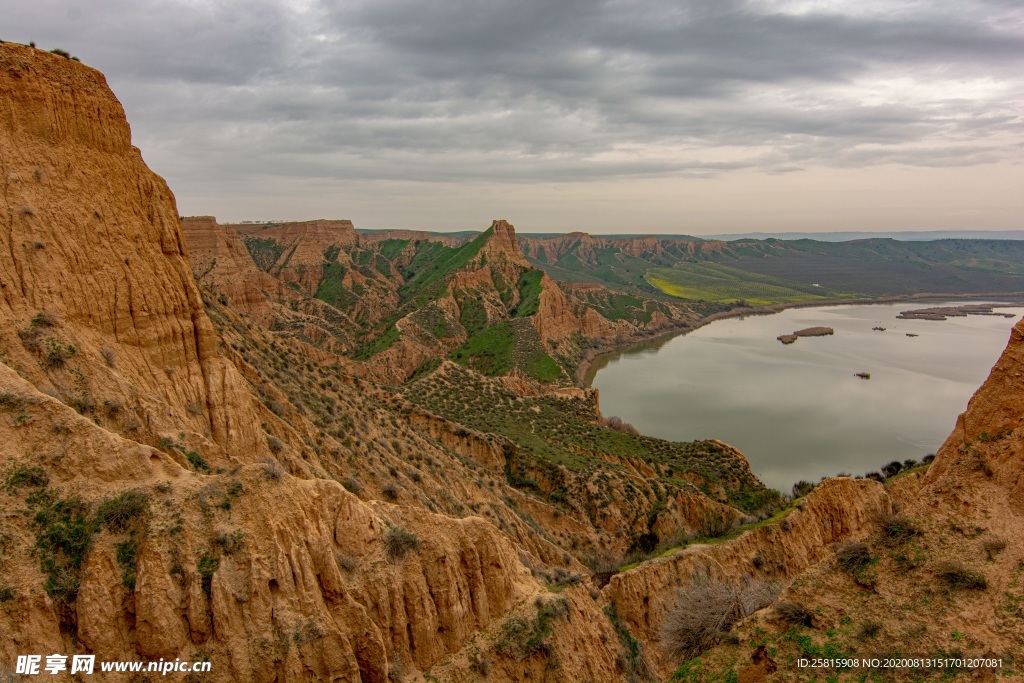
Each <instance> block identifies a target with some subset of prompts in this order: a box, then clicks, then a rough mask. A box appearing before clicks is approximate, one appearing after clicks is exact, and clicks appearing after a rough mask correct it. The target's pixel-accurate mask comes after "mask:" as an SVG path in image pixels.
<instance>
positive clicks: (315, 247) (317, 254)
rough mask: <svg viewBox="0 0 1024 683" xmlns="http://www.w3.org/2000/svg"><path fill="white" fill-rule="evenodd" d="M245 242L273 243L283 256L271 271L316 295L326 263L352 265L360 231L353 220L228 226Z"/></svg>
mask: <svg viewBox="0 0 1024 683" xmlns="http://www.w3.org/2000/svg"><path fill="white" fill-rule="evenodd" d="M224 227H225V228H227V229H229V230H235V231H237V232H238V234H239V235H240V236H241V237H242V239H244V240H269V241H272V242H273V243H274V244H275V245H276V246H277V247H278V248H279V249H280V256H279V257H278V258H277V259H276V260H275V261H274V262H273V264H272V265H270V266H269V267H268V269H267V270H268V272H269V273H270V274H272V275H274V276H275V277H277V278H279V279H280V280H282V281H283V282H285V283H288V282H294V283H298V284H299V285H301V286H302V287H304V288H305V289H306V290H307V291H309V292H315V291H316V289H317V285H318V284H319V282H320V279H321V277H322V276H323V267H324V264H325V263H327V262H328V261H330V262H340V263H346V264H347V263H349V262H350V261H351V259H350V258H349V250H351V248H352V247H354V246H356V244H358V241H359V238H358V237H357V236H356V229H355V227H354V226H353V225H352V221H349V220H324V219H321V220H314V221H295V222H289V223H271V224H266V225H253V224H248V223H243V224H239V225H225V226H224Z"/></svg>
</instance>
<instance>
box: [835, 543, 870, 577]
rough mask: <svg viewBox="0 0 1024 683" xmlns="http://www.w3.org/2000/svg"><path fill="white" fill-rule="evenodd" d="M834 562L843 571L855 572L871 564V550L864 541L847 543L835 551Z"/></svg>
mask: <svg viewBox="0 0 1024 683" xmlns="http://www.w3.org/2000/svg"><path fill="white" fill-rule="evenodd" d="M836 564H838V565H839V568H840V569H842V570H843V571H844V572H848V573H850V574H856V573H857V572H859V571H861V570H862V569H864V568H866V567H867V566H868V565H869V564H871V552H870V551H869V550H868V547H867V545H865V544H864V543H855V542H851V543H847V544H846V545H844V546H842V547H841V548H839V550H837V551H836Z"/></svg>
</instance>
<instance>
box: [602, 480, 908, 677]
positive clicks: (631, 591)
mask: <svg viewBox="0 0 1024 683" xmlns="http://www.w3.org/2000/svg"><path fill="white" fill-rule="evenodd" d="M891 505H892V504H891V502H890V500H889V497H888V495H887V494H886V492H885V489H884V487H883V486H882V485H881V484H879V483H877V482H874V481H871V480H853V479H848V478H845V477H840V478H836V479H830V480H827V481H825V482H823V483H822V484H821V485H819V486H818V487H817V488H816V489H815V490H814V491H812V492H811V494H809V495H808V496H807V497H806V498H804V499H802V500H801V501H800V502H799V504H798V505H797V507H796V509H794V510H792V511H791V512H789V513H788V514H787V515H786V516H785V517H784V518H782V519H780V520H778V521H775V522H773V523H770V524H767V525H765V526H762V527H760V528H757V529H754V530H751V531H747V532H745V533H744V534H743V535H742V536H740V537H739V538H736V539H734V540H729V541H725V542H721V543H715V544H712V545H694V546H690V547H687V548H685V549H683V550H681V551H677V552H676V553H675V554H671V555H668V556H666V557H662V558H658V559H655V560H652V561H649V562H646V563H644V564H642V565H641V566H639V567H637V568H636V569H631V570H629V571H626V572H623V573H621V574H617V575H615V576H613V577H612V578H611V581H610V582H609V584H608V586H607V587H606V588H605V589H604V594H605V596H606V597H607V598H608V599H609V600H610V601H611V602H612V603H614V604H615V608H616V612H617V613H618V615H619V617H620V618H621V619H622V620H623V621H624V622H625V623H626V624H628V626H629V629H630V631H631V632H632V633H633V635H634V637H636V638H639V639H640V640H641V641H643V642H645V643H648V644H649V645H650V646H651V647H650V652H651V658H652V661H653V662H657V663H658V664H659V666H666V665H667V664H668V663H667V662H665V661H664V660H663V659H661V657H660V654H659V653H660V646H659V643H660V639H661V633H660V630H661V627H662V623H663V619H664V617H665V615H666V614H667V613H668V611H669V610H670V608H671V607H672V606H673V605H674V604H675V602H676V600H677V591H678V590H680V589H685V588H686V587H687V586H689V585H690V584H691V583H692V582H693V581H694V580H695V579H697V578H702V577H710V578H719V579H724V580H726V581H731V582H736V581H739V580H740V579H741V578H742V577H744V576H748V575H759V576H760V577H761V578H768V579H772V580H779V579H783V580H785V579H791V578H792V577H795V576H797V575H799V574H800V573H801V572H804V571H806V570H807V569H808V568H810V567H812V566H814V565H815V564H817V563H819V562H821V561H822V560H824V559H826V558H829V557H831V556H832V553H833V547H834V545H835V544H836V543H837V542H839V541H842V540H846V539H856V538H860V537H863V536H866V535H867V534H869V533H870V532H871V531H873V530H874V529H875V528H876V520H877V519H878V516H879V513H882V512H889V511H891V509H892V508H891ZM755 557H758V558H759V559H758V560H757V561H756V562H755V561H754V558H755ZM758 565H760V567H758Z"/></svg>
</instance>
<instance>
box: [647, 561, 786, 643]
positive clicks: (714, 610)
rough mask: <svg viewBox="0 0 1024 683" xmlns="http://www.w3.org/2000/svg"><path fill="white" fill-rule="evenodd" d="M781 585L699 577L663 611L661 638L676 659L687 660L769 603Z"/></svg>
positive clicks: (775, 596)
mask: <svg viewBox="0 0 1024 683" xmlns="http://www.w3.org/2000/svg"><path fill="white" fill-rule="evenodd" d="M781 592H782V586H781V584H778V583H770V582H767V581H761V580H755V579H749V578H748V579H745V580H744V581H742V582H741V583H740V584H739V585H733V584H729V583H725V582H724V581H722V580H720V579H710V578H708V577H699V578H696V579H694V582H693V583H692V584H691V585H690V587H689V588H688V589H686V590H682V591H680V592H679V600H678V601H677V602H676V604H675V606H673V607H672V608H671V609H669V611H668V613H667V614H666V615H665V622H664V624H663V626H662V641H663V642H664V643H665V650H666V653H667V654H668V655H669V656H670V657H671V658H673V659H674V660H676V661H689V660H691V659H693V658H694V657H696V656H697V655H699V654H700V653H702V652H704V651H705V650H708V649H710V648H712V647H714V646H715V645H717V644H718V643H720V642H721V641H722V640H723V639H724V638H725V636H726V634H728V633H729V629H731V628H732V626H733V624H735V623H736V622H737V621H739V620H740V619H742V618H744V617H746V616H748V615H750V614H753V613H754V612H756V611H757V610H759V609H761V608H763V607H766V606H767V605H770V604H771V603H772V601H773V600H775V598H777V597H778V595H779V593H781Z"/></svg>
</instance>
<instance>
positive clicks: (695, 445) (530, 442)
mask: <svg viewBox="0 0 1024 683" xmlns="http://www.w3.org/2000/svg"><path fill="white" fill-rule="evenodd" d="M405 393H406V397H407V398H408V399H409V400H411V401H412V402H413V403H416V404H418V405H421V406H422V407H424V408H427V409H428V410H430V411H432V412H435V413H437V414H439V415H445V416H446V417H449V418H451V419H453V420H455V421H457V422H460V423H462V424H464V425H466V426H468V427H472V428H474V429H477V430H480V431H482V432H490V433H496V434H500V435H502V436H504V437H506V438H508V439H509V440H511V441H512V442H513V443H515V444H516V445H517V446H518V447H519V448H520V449H521V450H522V451H523V452H524V453H525V454H528V455H529V456H532V457H536V458H540V459H541V460H546V461H548V462H551V463H553V464H556V465H563V466H565V467H567V468H569V469H570V470H573V471H589V470H595V471H596V470H600V469H603V468H607V467H614V466H612V465H609V463H608V462H607V461H605V460H603V459H600V458H595V457H591V456H588V455H586V453H607V454H610V455H615V456H620V457H623V458H640V459H642V460H644V461H645V462H648V463H650V464H652V465H653V466H655V468H656V469H657V471H658V472H659V475H660V477H661V479H660V480H661V481H662V482H663V484H664V485H666V486H669V487H672V488H685V487H687V486H688V485H687V484H685V482H683V481H682V477H681V475H683V474H684V473H686V472H692V473H696V474H698V475H699V476H700V477H702V478H703V479H705V480H706V481H707V482H708V485H706V486H704V487H703V488H704V490H705V491H706V492H710V491H711V488H710V487H711V486H712V485H714V484H720V485H721V486H723V487H724V488H725V490H726V495H727V497H728V500H729V501H730V502H731V503H732V504H733V505H735V506H736V507H738V508H740V509H741V510H745V511H748V512H753V511H755V510H757V509H759V508H761V507H762V506H763V505H765V504H766V503H769V502H775V501H777V499H778V494H777V493H776V492H774V491H771V490H768V489H766V488H764V486H763V485H761V484H760V482H758V481H757V480H756V479H755V478H754V476H753V475H752V474H750V472H749V470H747V469H746V468H744V467H743V466H742V464H741V463H740V462H739V461H737V460H736V459H735V458H733V457H732V456H731V455H729V454H728V453H727V452H726V451H725V450H724V449H722V447H721V446H719V445H717V444H714V443H711V442H707V441H696V442H688V443H678V442H668V441H662V440H660V439H653V438H650V437H645V436H636V435H633V434H628V433H625V432H619V431H615V430H612V429H608V428H606V427H602V426H600V425H598V424H597V423H596V422H595V408H596V407H595V406H593V405H585V404H584V403H583V402H581V401H580V400H578V399H569V398H561V397H558V396H552V395H538V396H531V397H521V396H519V395H517V394H515V393H513V392H512V391H510V390H508V389H506V388H504V387H503V386H502V385H499V384H496V383H494V382H489V381H487V380H485V379H482V378H480V377H478V376H474V375H473V374H471V373H468V372H447V373H434V374H432V375H430V376H428V377H424V378H423V379H420V380H419V381H416V382H413V383H411V384H410V385H409V386H408V387H407V388H406V390H405Z"/></svg>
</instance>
